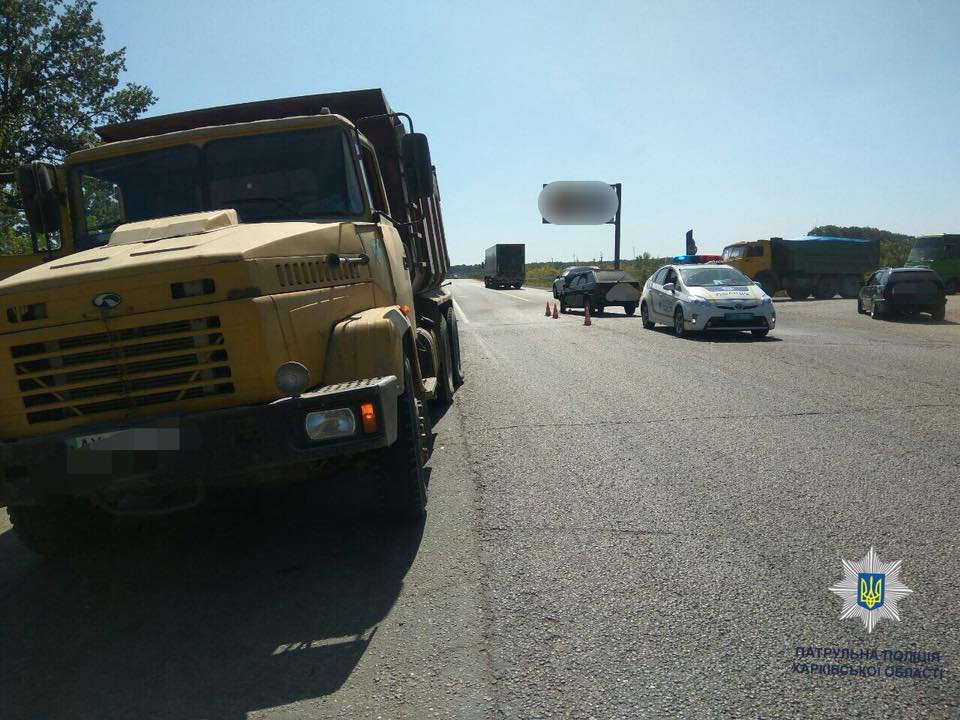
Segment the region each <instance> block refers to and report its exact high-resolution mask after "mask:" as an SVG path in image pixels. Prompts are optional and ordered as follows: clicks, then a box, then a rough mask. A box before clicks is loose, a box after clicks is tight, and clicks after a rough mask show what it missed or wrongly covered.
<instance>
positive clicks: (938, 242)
mask: <svg viewBox="0 0 960 720" xmlns="http://www.w3.org/2000/svg"><path fill="white" fill-rule="evenodd" d="M941 257H943V238H936V237H925V238H924V237H922V238H917V239H916V240H914V241H913V248H911V250H910V254H909V255H908V256H907V260H908V261H909V262H933V261H934V260H939V259H940V258H941Z"/></svg>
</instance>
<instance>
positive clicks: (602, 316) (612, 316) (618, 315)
mask: <svg viewBox="0 0 960 720" xmlns="http://www.w3.org/2000/svg"><path fill="white" fill-rule="evenodd" d="M567 313H568V314H569V315H579V316H581V317H583V310H582V309H580V308H567ZM590 319H591V320H597V319H599V320H608V319H609V320H639V319H640V316H639V315H627V314H626V313H625V312H623V311H620V312H610V311H609V310H605V311H603V312H602V313H599V314H598V313H594V312H593V311H591V312H590Z"/></svg>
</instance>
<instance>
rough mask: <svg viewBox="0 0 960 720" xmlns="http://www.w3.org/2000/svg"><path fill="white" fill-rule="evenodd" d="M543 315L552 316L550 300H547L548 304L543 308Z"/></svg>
mask: <svg viewBox="0 0 960 720" xmlns="http://www.w3.org/2000/svg"><path fill="white" fill-rule="evenodd" d="M543 316H544V317H550V301H549V300H547V305H546V307H545V308H544V309H543Z"/></svg>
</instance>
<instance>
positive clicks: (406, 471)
mask: <svg viewBox="0 0 960 720" xmlns="http://www.w3.org/2000/svg"><path fill="white" fill-rule="evenodd" d="M422 444H423V443H422V439H421V435H420V417H419V413H418V410H417V398H416V391H415V389H414V386H413V372H412V371H411V370H410V361H409V360H407V359H405V360H404V361H403V394H402V395H400V397H398V398H397V440H396V442H394V443H393V445H391V446H390V447H388V448H385V449H384V450H383V451H382V453H383V454H382V456H381V458H380V460H381V465H380V468H379V470H380V473H379V477H378V481H379V485H380V486H379V488H378V490H379V496H380V503H381V511H382V513H383V515H384V516H385V517H389V518H392V519H396V520H401V521H408V522H415V521H417V520H421V519H422V518H423V517H424V516H425V515H426V514H427V485H426V481H425V480H424V472H423V447H422Z"/></svg>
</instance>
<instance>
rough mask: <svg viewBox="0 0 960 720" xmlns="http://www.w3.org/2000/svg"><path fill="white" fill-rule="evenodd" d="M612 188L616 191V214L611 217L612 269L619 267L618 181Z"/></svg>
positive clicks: (619, 201)
mask: <svg viewBox="0 0 960 720" xmlns="http://www.w3.org/2000/svg"><path fill="white" fill-rule="evenodd" d="M613 189H614V190H616V191H617V214H616V217H614V219H613V269H614V270H619V269H620V205H621V204H622V203H621V199H620V183H614V184H613Z"/></svg>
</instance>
